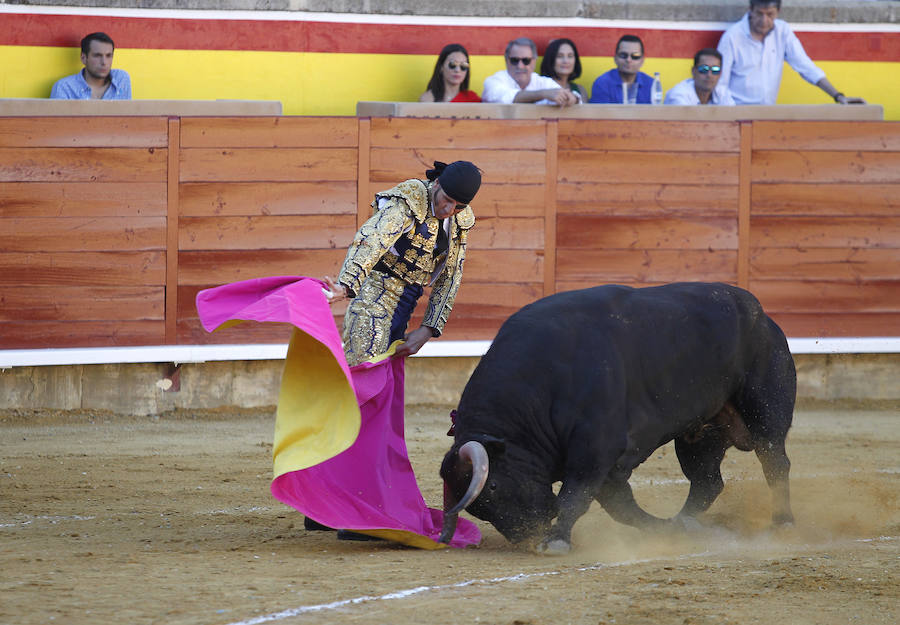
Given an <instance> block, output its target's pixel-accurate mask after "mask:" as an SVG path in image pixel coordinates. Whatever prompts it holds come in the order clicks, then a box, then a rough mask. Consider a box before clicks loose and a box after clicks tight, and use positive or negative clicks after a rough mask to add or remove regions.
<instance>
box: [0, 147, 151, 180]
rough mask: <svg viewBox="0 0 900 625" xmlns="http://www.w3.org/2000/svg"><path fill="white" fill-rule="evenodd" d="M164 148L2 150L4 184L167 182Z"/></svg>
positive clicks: (0, 162)
mask: <svg viewBox="0 0 900 625" xmlns="http://www.w3.org/2000/svg"><path fill="white" fill-rule="evenodd" d="M165 179H166V150H165V149H163V148H148V149H132V148H0V182H63V181H71V182H79V181H81V182H163V181H165Z"/></svg>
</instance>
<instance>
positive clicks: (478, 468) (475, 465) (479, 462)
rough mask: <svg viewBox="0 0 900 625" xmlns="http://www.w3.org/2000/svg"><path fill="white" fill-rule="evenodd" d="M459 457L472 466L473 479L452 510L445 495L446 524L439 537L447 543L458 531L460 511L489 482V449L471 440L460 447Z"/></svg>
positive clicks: (473, 499) (440, 540)
mask: <svg viewBox="0 0 900 625" xmlns="http://www.w3.org/2000/svg"><path fill="white" fill-rule="evenodd" d="M459 458H460V460H465V461H466V462H467V463H468V464H470V465H471V466H472V481H471V482H469V488H468V489H467V490H466V494H465V495H463V498H462V499H461V500H460V501H459V502H457V504H456V505H455V506H453V507H452V508H451V509H450V510H447V507H448V504H449V502H448V501H447V497H446V496H445V498H444V525H443V527H442V528H441V537H440V538H439V539H438V542H442V543H445V544H446V543H449V542H450V541H451V540H452V539H453V535H454V534H455V533H456V521H457V518H458V517H459V513H460V512H461V511H462V510H464V509H465V508H466V506H468V505H469V504H470V503H472V502H473V501H475V498H476V497H478V495H480V494H481V489H482V488H484V483H485V482H487V477H488V470H489V468H490V464H489V460H488V453H487V450H486V449H485V448H484V445H482V444H481V443H479V442H478V441H469V442H468V443H466V444H465V445H463V446H462V447H460V448H459Z"/></svg>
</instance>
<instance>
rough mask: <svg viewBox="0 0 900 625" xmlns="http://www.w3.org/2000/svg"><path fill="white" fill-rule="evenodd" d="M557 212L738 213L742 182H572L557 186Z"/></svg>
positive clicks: (638, 215) (603, 213) (639, 213)
mask: <svg viewBox="0 0 900 625" xmlns="http://www.w3.org/2000/svg"><path fill="white" fill-rule="evenodd" d="M556 188H557V212H559V213H560V214H575V213H589V214H592V215H621V216H626V215H631V216H634V217H649V216H661V215H666V214H668V215H671V216H676V215H698V214H707V215H722V216H724V215H734V216H736V215H737V206H738V185H735V184H732V185H709V184H659V183H650V184H647V183H641V184H633V183H630V182H568V183H560V184H558V185H557V187H556Z"/></svg>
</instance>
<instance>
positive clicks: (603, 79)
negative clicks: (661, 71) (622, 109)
mask: <svg viewBox="0 0 900 625" xmlns="http://www.w3.org/2000/svg"><path fill="white" fill-rule="evenodd" d="M613 60H614V61H615V62H616V67H615V69H611V70H609V71H608V72H606V73H605V74H600V76H598V77H597V80H595V81H594V86H593V87H591V102H592V103H593V104H623V103H624V96H623V92H624V91H626V90H627V92H628V94H629V98H631V101H629V102H628V104H650V92H651V90H652V88H653V77H652V76H648V75H647V74H645V73H644V72H642V71H640V70H641V67H642V66H643V65H644V42H643V41H641V38H640V37H638V36H637V35H622V37H621V38H620V39H619V42H618V43H617V44H616V54H615V56H614V57H613ZM623 86H625V89H623ZM629 86H630V87H631V89H628V87H629Z"/></svg>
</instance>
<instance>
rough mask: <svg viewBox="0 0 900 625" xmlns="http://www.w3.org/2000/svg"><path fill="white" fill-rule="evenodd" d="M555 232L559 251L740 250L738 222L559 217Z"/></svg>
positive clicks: (721, 219)
mask: <svg viewBox="0 0 900 625" xmlns="http://www.w3.org/2000/svg"><path fill="white" fill-rule="evenodd" d="M556 228H557V241H559V243H558V247H559V249H565V248H568V249H573V248H580V249H585V248H586V249H603V248H606V249H628V248H632V249H711V250H713V249H719V250H722V249H726V250H734V249H737V221H736V220H735V219H731V218H722V217H709V218H697V219H689V218H683V219H670V218H659V219H656V218H647V219H628V218H621V217H592V216H588V215H579V216H577V217H574V216H569V215H560V216H559V218H558V219H557V224H556Z"/></svg>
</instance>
